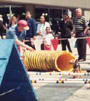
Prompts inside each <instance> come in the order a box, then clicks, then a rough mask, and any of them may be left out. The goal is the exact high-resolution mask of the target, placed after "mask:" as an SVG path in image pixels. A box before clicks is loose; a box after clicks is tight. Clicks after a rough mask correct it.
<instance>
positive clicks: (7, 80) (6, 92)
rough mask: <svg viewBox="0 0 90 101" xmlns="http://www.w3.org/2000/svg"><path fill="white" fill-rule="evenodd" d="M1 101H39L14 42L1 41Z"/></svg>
mask: <svg viewBox="0 0 90 101" xmlns="http://www.w3.org/2000/svg"><path fill="white" fill-rule="evenodd" d="M0 101H37V98H36V95H35V92H34V89H33V87H32V84H31V81H30V80H29V76H28V74H27V72H26V69H25V67H24V65H23V62H22V61H21V60H20V55H19V52H18V49H17V46H16V44H15V42H14V40H11V39H10V40H9V39H7V40H0Z"/></svg>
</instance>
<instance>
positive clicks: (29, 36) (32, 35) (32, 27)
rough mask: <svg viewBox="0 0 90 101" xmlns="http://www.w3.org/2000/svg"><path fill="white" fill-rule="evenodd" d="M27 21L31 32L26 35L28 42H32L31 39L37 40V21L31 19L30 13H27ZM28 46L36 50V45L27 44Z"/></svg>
mask: <svg viewBox="0 0 90 101" xmlns="http://www.w3.org/2000/svg"><path fill="white" fill-rule="evenodd" d="M26 21H27V23H28V26H29V30H28V31H27V33H26V38H25V39H26V40H30V39H32V38H33V39H34V40H35V39H36V31H37V26H36V21H35V19H33V18H32V17H31V13H30V12H29V11H27V12H26ZM26 44H27V45H29V46H32V47H33V48H34V49H35V46H34V44H32V42H31V41H30V42H26Z"/></svg>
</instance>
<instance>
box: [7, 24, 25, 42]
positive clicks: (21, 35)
mask: <svg viewBox="0 0 90 101" xmlns="http://www.w3.org/2000/svg"><path fill="white" fill-rule="evenodd" d="M25 37H26V31H23V32H19V31H18V30H17V26H16V25H15V26H12V27H10V28H9V30H8V31H7V34H6V39H19V40H21V41H23V40H24V39H25Z"/></svg>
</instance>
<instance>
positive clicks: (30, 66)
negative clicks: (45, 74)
mask: <svg viewBox="0 0 90 101" xmlns="http://www.w3.org/2000/svg"><path fill="white" fill-rule="evenodd" d="M72 59H75V57H74V55H73V54H72V53H70V52H67V51H61V52H60V51H34V52H30V51H28V50H27V51H25V52H24V54H23V61H24V64H25V66H26V68H27V70H31V71H53V70H54V71H59V72H61V71H66V72H68V71H69V72H70V71H72V70H73V65H72V64H70V63H69V61H70V60H72Z"/></svg>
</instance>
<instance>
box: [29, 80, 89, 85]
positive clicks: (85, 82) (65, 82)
mask: <svg viewBox="0 0 90 101" xmlns="http://www.w3.org/2000/svg"><path fill="white" fill-rule="evenodd" d="M31 82H32V83H57V84H71V83H72V84H74V83H75V84H90V81H38V80H32V81H31Z"/></svg>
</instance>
